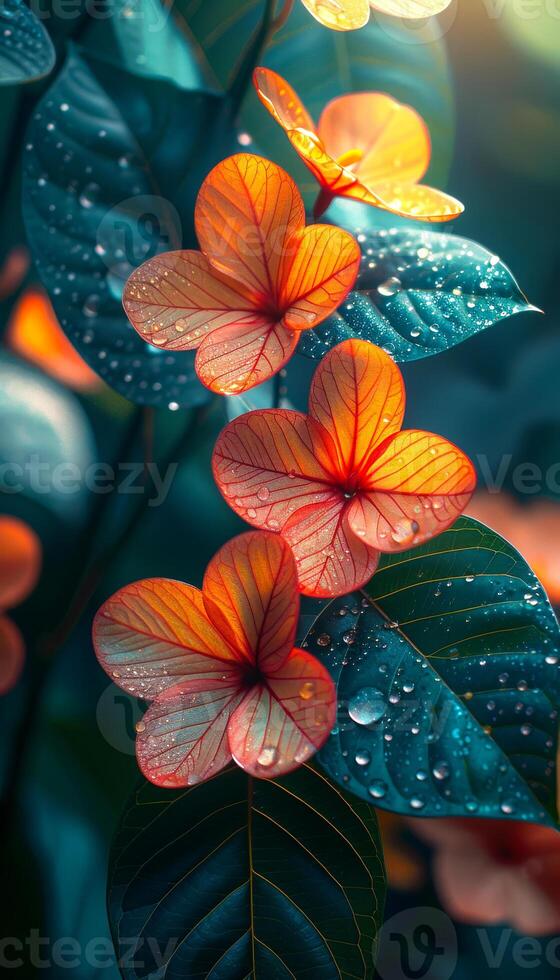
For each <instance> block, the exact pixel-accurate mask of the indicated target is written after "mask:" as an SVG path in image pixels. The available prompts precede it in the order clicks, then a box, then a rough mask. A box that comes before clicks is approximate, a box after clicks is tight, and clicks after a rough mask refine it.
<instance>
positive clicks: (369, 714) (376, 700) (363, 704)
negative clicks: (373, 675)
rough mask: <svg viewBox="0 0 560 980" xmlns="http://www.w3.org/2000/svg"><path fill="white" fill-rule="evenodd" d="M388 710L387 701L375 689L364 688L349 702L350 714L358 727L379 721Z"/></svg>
mask: <svg viewBox="0 0 560 980" xmlns="http://www.w3.org/2000/svg"><path fill="white" fill-rule="evenodd" d="M386 708H387V705H386V702H385V699H384V697H383V695H382V693H381V691H378V690H377V689H376V688H375V687H363V688H362V689H361V691H358V692H357V693H356V694H354V695H353V697H351V698H350V701H349V702H348V714H349V715H350V717H351V719H352V721H355V722H356V724H357V725H371V724H373V722H376V721H379V719H380V718H382V717H383V715H384V714H385V710H386Z"/></svg>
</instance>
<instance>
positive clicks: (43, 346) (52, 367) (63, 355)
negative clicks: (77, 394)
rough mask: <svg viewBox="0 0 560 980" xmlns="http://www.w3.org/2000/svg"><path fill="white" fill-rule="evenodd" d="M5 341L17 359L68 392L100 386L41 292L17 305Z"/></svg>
mask: <svg viewBox="0 0 560 980" xmlns="http://www.w3.org/2000/svg"><path fill="white" fill-rule="evenodd" d="M6 341H7V344H8V347H11V349H12V350H14V351H15V352H16V354H19V355H20V357H24V358H26V360H28V361H31V362H32V363H33V364H36V365H37V366H38V367H40V368H41V369H42V370H43V371H45V372H46V373H47V374H50V375H51V377H53V378H56V380H57V381H60V382H61V383H62V384H64V385H68V387H69V388H74V389H75V390H76V391H91V390H92V389H93V388H98V387H99V386H100V385H101V381H100V379H99V378H98V376H97V375H96V374H95V372H94V371H92V370H91V368H89V367H88V365H87V364H86V362H85V361H84V360H83V359H82V358H81V357H80V355H79V354H78V352H77V350H76V349H75V348H74V347H73V346H72V344H71V343H70V341H69V340H68V338H67V336H66V334H65V333H64V332H63V330H62V328H61V326H60V324H59V322H58V320H57V318H56V316H55V313H54V310H53V308H52V306H51V304H50V303H49V300H48V298H47V296H46V294H45V293H44V292H43V291H42V290H40V289H28V290H27V292H26V293H24V295H23V296H22V297H21V299H20V300H19V302H18V303H17V304H16V307H15V309H14V312H13V315H12V318H11V320H10V323H9V325H8V330H7V333H6Z"/></svg>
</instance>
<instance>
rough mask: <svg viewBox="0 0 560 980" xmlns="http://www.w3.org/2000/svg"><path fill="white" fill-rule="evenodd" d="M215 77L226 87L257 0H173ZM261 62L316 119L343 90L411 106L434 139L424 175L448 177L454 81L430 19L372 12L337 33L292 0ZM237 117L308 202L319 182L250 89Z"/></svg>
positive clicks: (255, 18) (257, 10) (259, 6)
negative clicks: (234, 0)
mask: <svg viewBox="0 0 560 980" xmlns="http://www.w3.org/2000/svg"><path fill="white" fill-rule="evenodd" d="M178 6H179V9H182V10H183V11H184V13H185V15H186V18H187V20H188V25H189V28H190V29H191V30H192V32H193V34H194V36H195V37H196V39H197V41H198V43H199V45H200V46H201V48H202V49H203V51H204V53H205V55H206V57H207V59H208V61H209V63H210V65H211V67H212V69H213V71H214V73H215V76H216V78H217V81H218V82H219V83H220V84H221V85H222V86H225V85H226V84H227V82H228V80H229V79H230V78H231V75H232V72H233V70H234V67H235V65H236V61H237V59H238V57H239V52H240V51H241V50H242V49H243V47H244V45H245V44H246V43H247V39H248V38H249V37H250V35H251V31H252V30H254V28H255V27H256V25H257V23H258V22H259V18H260V17H261V16H262V12H263V9H264V3H263V2H262V0H247V2H244V3H238V4H234V5H233V6H234V7H235V10H232V4H231V0H213V2H212V3H196V2H194V3H193V2H192V0H179V4H178ZM260 63H261V64H263V65H266V67H268V68H273V69H274V70H275V71H277V72H279V73H280V74H281V75H283V76H284V78H286V79H287V80H288V81H289V82H290V84H291V85H292V86H293V87H294V88H295V90H296V92H297V93H298V94H299V95H300V97H301V98H302V99H303V101H304V102H305V104H306V106H307V108H308V109H309V111H310V113H311V115H312V117H313V118H314V119H315V121H317V120H318V118H319V115H320V113H321V111H322V109H323V108H324V107H325V105H326V104H327V102H329V101H330V100H331V99H333V98H335V97H336V96H338V95H343V94H345V93H347V92H367V91H381V92H388V93H389V94H390V95H392V96H393V97H394V98H396V99H399V100H400V101H402V102H406V103H408V104H410V105H413V106H414V108H415V109H417V110H418V111H419V112H420V113H421V115H422V116H423V117H424V119H425V120H426V122H427V124H428V126H429V129H430V134H431V138H432V143H433V161H434V166H433V167H432V169H431V170H430V179H431V180H432V182H435V183H436V184H437V185H438V186H440V185H442V184H443V182H444V181H445V179H446V177H447V171H448V169H449V163H450V158H451V152H452V149H453V146H452V143H453V128H454V126H453V102H452V98H451V91H452V86H451V83H450V76H449V69H448V64H447V58H446V53H445V45H444V42H443V41H442V40H441V37H440V36H439V34H438V30H437V25H436V22H435V21H433V22H427V23H426V25H423V26H421V25H419V24H418V22H416V23H415V24H414V25H410V24H409V25H408V26H407V25H406V24H405V23H404V22H403V21H397V19H396V18H387V17H382V16H381V15H376V17H375V20H374V19H373V18H372V19H371V22H370V23H369V24H368V26H367V27H364V28H362V29H361V30H359V31H348V32H347V33H340V32H338V31H330V30H328V29H327V28H324V27H321V26H320V25H319V24H318V23H317V22H316V21H315V20H314V19H313V18H312V17H310V15H309V13H308V12H307V11H306V10H305V8H304V7H303V4H301V3H299V2H297V3H296V5H295V7H294V9H293V11H292V13H291V14H290V17H289V19H288V21H287V23H286V25H285V27H284V28H283V29H282V30H281V31H279V33H278V34H277V35H276V36H275V37H274V38H273V41H272V43H271V45H270V47H269V48H268V50H267V51H266V52H265V53H264V54H263V57H262V58H261V62H260ZM240 124H241V126H242V128H243V129H244V130H245V131H246V132H248V133H249V134H250V136H251V137H252V138H253V140H254V142H255V144H256V145H257V146H258V147H259V148H260V151H262V153H263V155H264V156H266V157H269V158H270V159H271V160H274V161H275V162H276V163H279V164H280V166H282V167H284V168H285V169H286V170H288V172H289V173H291V174H292V176H293V177H294V179H295V180H296V182H297V184H298V187H299V188H300V190H301V191H302V193H303V194H304V197H305V200H306V203H307V204H308V205H311V204H312V202H313V200H314V199H315V197H316V196H317V192H318V188H317V184H316V183H315V181H314V180H313V178H312V176H311V175H310V173H309V171H308V170H307V169H306V167H305V166H304V165H303V163H301V162H300V161H299V159H298V158H297V156H296V153H295V150H293V149H292V147H291V145H290V143H289V142H288V139H287V137H286V135H285V133H284V132H283V131H282V129H281V128H280V126H278V124H277V123H276V122H274V120H273V119H272V117H271V116H270V115H269V113H268V112H267V111H266V109H265V108H264V107H263V106H262V105H261V103H260V102H259V100H258V98H257V96H256V94H255V93H254V92H253V91H252V90H251V91H249V92H248V93H247V98H246V99H245V102H244V104H243V107H242V111H241V116H240Z"/></svg>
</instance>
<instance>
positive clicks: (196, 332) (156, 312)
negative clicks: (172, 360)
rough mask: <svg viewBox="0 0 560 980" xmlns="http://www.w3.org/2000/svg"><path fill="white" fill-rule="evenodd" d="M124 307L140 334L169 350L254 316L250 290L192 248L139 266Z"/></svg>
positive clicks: (189, 346)
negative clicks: (223, 273) (227, 275)
mask: <svg viewBox="0 0 560 980" xmlns="http://www.w3.org/2000/svg"><path fill="white" fill-rule="evenodd" d="M123 306H124V309H125V312H126V315H127V316H128V318H129V320H130V322H131V323H132V325H133V327H134V329H135V330H137V331H138V333H139V334H140V336H141V337H142V338H143V339H144V340H146V341H147V342H148V343H150V344H154V345H155V346H157V347H164V348H165V349H166V350H192V349H193V348H196V347H198V346H199V344H200V343H201V342H202V341H203V340H204V338H205V336H207V334H209V333H211V332H212V331H214V330H217V329H219V328H220V327H223V326H225V325H226V324H236V325H237V324H239V325H243V324H246V323H254V321H255V309H254V304H253V302H252V300H251V298H250V295H249V292H248V291H247V290H243V287H242V286H241V285H240V284H239V283H236V282H234V281H231V280H228V279H227V278H226V277H225V276H223V275H221V274H220V273H219V272H217V271H216V270H215V269H214V268H212V266H211V265H210V263H209V261H208V259H207V258H206V257H205V256H204V255H202V253H201V252H195V251H192V250H186V251H181V252H165V253H164V254H163V255H156V256H155V258H153V259H150V260H149V261H148V262H144V264H143V265H141V266H140V267H139V268H138V269H135V270H134V272H133V273H132V275H131V276H130V278H129V279H128V281H127V283H126V285H125V288H124V294H123Z"/></svg>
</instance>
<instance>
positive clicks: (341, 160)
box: [336, 146, 364, 167]
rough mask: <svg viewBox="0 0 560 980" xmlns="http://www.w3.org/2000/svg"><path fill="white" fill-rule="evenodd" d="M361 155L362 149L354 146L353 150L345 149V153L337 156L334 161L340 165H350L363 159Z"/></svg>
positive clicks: (362, 153)
mask: <svg viewBox="0 0 560 980" xmlns="http://www.w3.org/2000/svg"><path fill="white" fill-rule="evenodd" d="M363 157H364V151H363V150H359V149H358V147H357V146H356V147H355V148H354V149H353V150H346V153H343V154H342V155H341V156H339V157H338V158H337V161H336V162H337V163H338V164H340V166H341V167H351V166H353V164H355V163H359V162H360V160H363Z"/></svg>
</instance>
